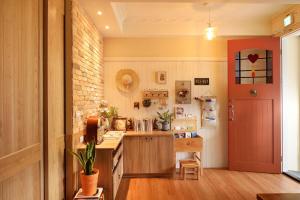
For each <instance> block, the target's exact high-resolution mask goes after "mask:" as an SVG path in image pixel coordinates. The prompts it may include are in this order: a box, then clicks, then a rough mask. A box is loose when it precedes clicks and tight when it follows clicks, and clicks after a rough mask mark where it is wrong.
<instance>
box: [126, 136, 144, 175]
mask: <svg viewBox="0 0 300 200" xmlns="http://www.w3.org/2000/svg"><path fill="white" fill-rule="evenodd" d="M139 144H140V139H139V137H124V147H123V149H124V150H123V152H124V153H123V156H124V173H125V174H134V173H140V171H141V170H140V162H141V161H142V160H141V159H140V157H141V155H140V151H139Z"/></svg>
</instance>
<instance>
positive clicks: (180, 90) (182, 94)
mask: <svg viewBox="0 0 300 200" xmlns="http://www.w3.org/2000/svg"><path fill="white" fill-rule="evenodd" d="M191 92H192V91H191V81H175V102H176V104H191Z"/></svg>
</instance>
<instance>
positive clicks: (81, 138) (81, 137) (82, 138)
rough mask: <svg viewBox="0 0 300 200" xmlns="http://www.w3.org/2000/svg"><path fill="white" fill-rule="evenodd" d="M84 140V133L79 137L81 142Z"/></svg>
mask: <svg viewBox="0 0 300 200" xmlns="http://www.w3.org/2000/svg"><path fill="white" fill-rule="evenodd" d="M83 141H84V136H83V135H82V136H80V138H79V142H80V143H83Z"/></svg>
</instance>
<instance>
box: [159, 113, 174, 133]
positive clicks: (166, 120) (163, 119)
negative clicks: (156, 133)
mask: <svg viewBox="0 0 300 200" xmlns="http://www.w3.org/2000/svg"><path fill="white" fill-rule="evenodd" d="M157 114H158V118H159V120H160V123H161V125H162V128H161V130H162V131H168V130H170V123H171V117H172V113H169V110H167V111H165V112H163V113H159V112H157Z"/></svg>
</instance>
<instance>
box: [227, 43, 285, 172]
mask: <svg viewBox="0 0 300 200" xmlns="http://www.w3.org/2000/svg"><path fill="white" fill-rule="evenodd" d="M228 98H229V99H228V100H229V102H228V152H229V156H228V157H229V169H230V170H238V171H252V172H267V173H281V110H280V40H279V38H268V37H265V38H255V39H242V40H230V41H228Z"/></svg>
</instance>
